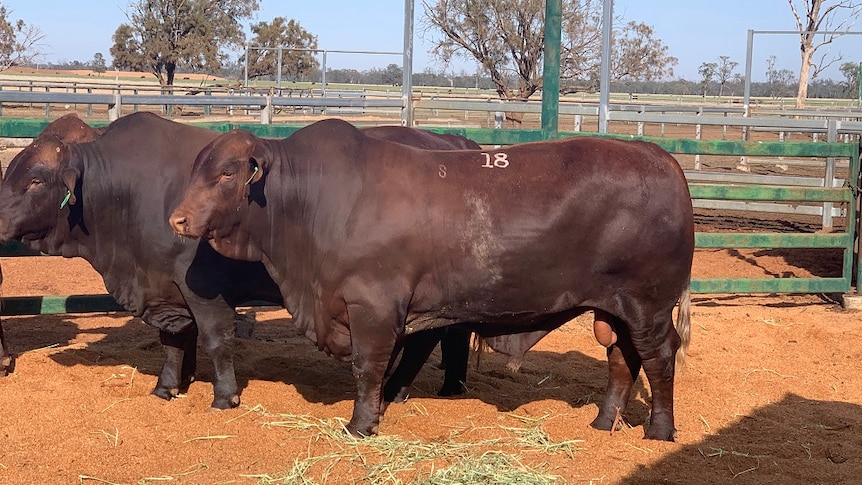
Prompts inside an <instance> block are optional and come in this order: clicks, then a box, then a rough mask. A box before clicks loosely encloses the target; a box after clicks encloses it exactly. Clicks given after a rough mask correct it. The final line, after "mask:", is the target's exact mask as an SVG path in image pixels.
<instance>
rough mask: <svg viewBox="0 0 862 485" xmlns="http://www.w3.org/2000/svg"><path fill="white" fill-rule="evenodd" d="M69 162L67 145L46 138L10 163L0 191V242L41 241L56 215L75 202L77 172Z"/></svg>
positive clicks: (50, 227) (54, 220)
mask: <svg viewBox="0 0 862 485" xmlns="http://www.w3.org/2000/svg"><path fill="white" fill-rule="evenodd" d="M69 159H70V150H69V145H67V144H66V143H64V142H63V141H62V140H61V139H60V138H58V137H57V136H55V135H45V136H40V137H39V138H37V139H36V140H35V141H34V142H33V143H32V144H31V145H30V146H28V147H27V148H25V149H24V150H23V151H21V153H19V154H18V155H17V156H16V157H15V158H14V159H13V160H12V162H11V163H10V164H9V168H8V169H7V170H6V176H5V178H4V181H3V185H2V187H0V240H3V241H8V240H10V239H40V238H43V237H45V235H46V234H47V233H48V232H49V231H51V229H52V228H53V227H54V226H55V225H56V221H57V212H58V211H61V210H67V206H68V205H73V204H75V203H76V202H77V198H76V196H75V187H76V182H77V179H78V177H79V175H80V172H79V171H78V170H77V169H75V168H73V167H71V166H69Z"/></svg>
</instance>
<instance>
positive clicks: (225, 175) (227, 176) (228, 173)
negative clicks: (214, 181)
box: [219, 169, 234, 182]
mask: <svg viewBox="0 0 862 485" xmlns="http://www.w3.org/2000/svg"><path fill="white" fill-rule="evenodd" d="M233 176H234V172H233V170H231V169H225V170H224V171H223V172H222V173H221V176H220V177H219V179H220V180H219V182H230V181H231V180H233Z"/></svg>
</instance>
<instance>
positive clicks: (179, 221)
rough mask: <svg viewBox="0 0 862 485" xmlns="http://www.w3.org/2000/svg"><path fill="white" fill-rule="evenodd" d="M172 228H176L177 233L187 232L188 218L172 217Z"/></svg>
mask: <svg viewBox="0 0 862 485" xmlns="http://www.w3.org/2000/svg"><path fill="white" fill-rule="evenodd" d="M170 222H171V227H173V228H174V230H175V231H177V232H181V231H182V232H187V231H188V227H186V217H185V216H173V217H171V221H170Z"/></svg>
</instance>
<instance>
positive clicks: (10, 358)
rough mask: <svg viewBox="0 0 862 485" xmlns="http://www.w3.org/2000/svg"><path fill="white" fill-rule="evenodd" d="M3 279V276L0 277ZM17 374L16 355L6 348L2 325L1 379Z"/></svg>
mask: <svg viewBox="0 0 862 485" xmlns="http://www.w3.org/2000/svg"><path fill="white" fill-rule="evenodd" d="M0 278H2V276H0ZM12 372H15V355H14V354H13V353H12V352H10V351H9V347H7V346H6V337H5V336H4V335H3V326H2V325H0V377H3V376H6V375H9V374H11V373H12Z"/></svg>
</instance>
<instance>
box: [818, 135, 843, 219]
mask: <svg viewBox="0 0 862 485" xmlns="http://www.w3.org/2000/svg"><path fill="white" fill-rule="evenodd" d="M826 141H827V142H829V143H836V142H837V141H838V120H827V122H826ZM823 186H824V187H834V186H835V157H828V158H826V170H825V173H824V174H823ZM832 206H833V204H832V202H824V203H823V231H824V232H832ZM848 226H849V224H848Z"/></svg>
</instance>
